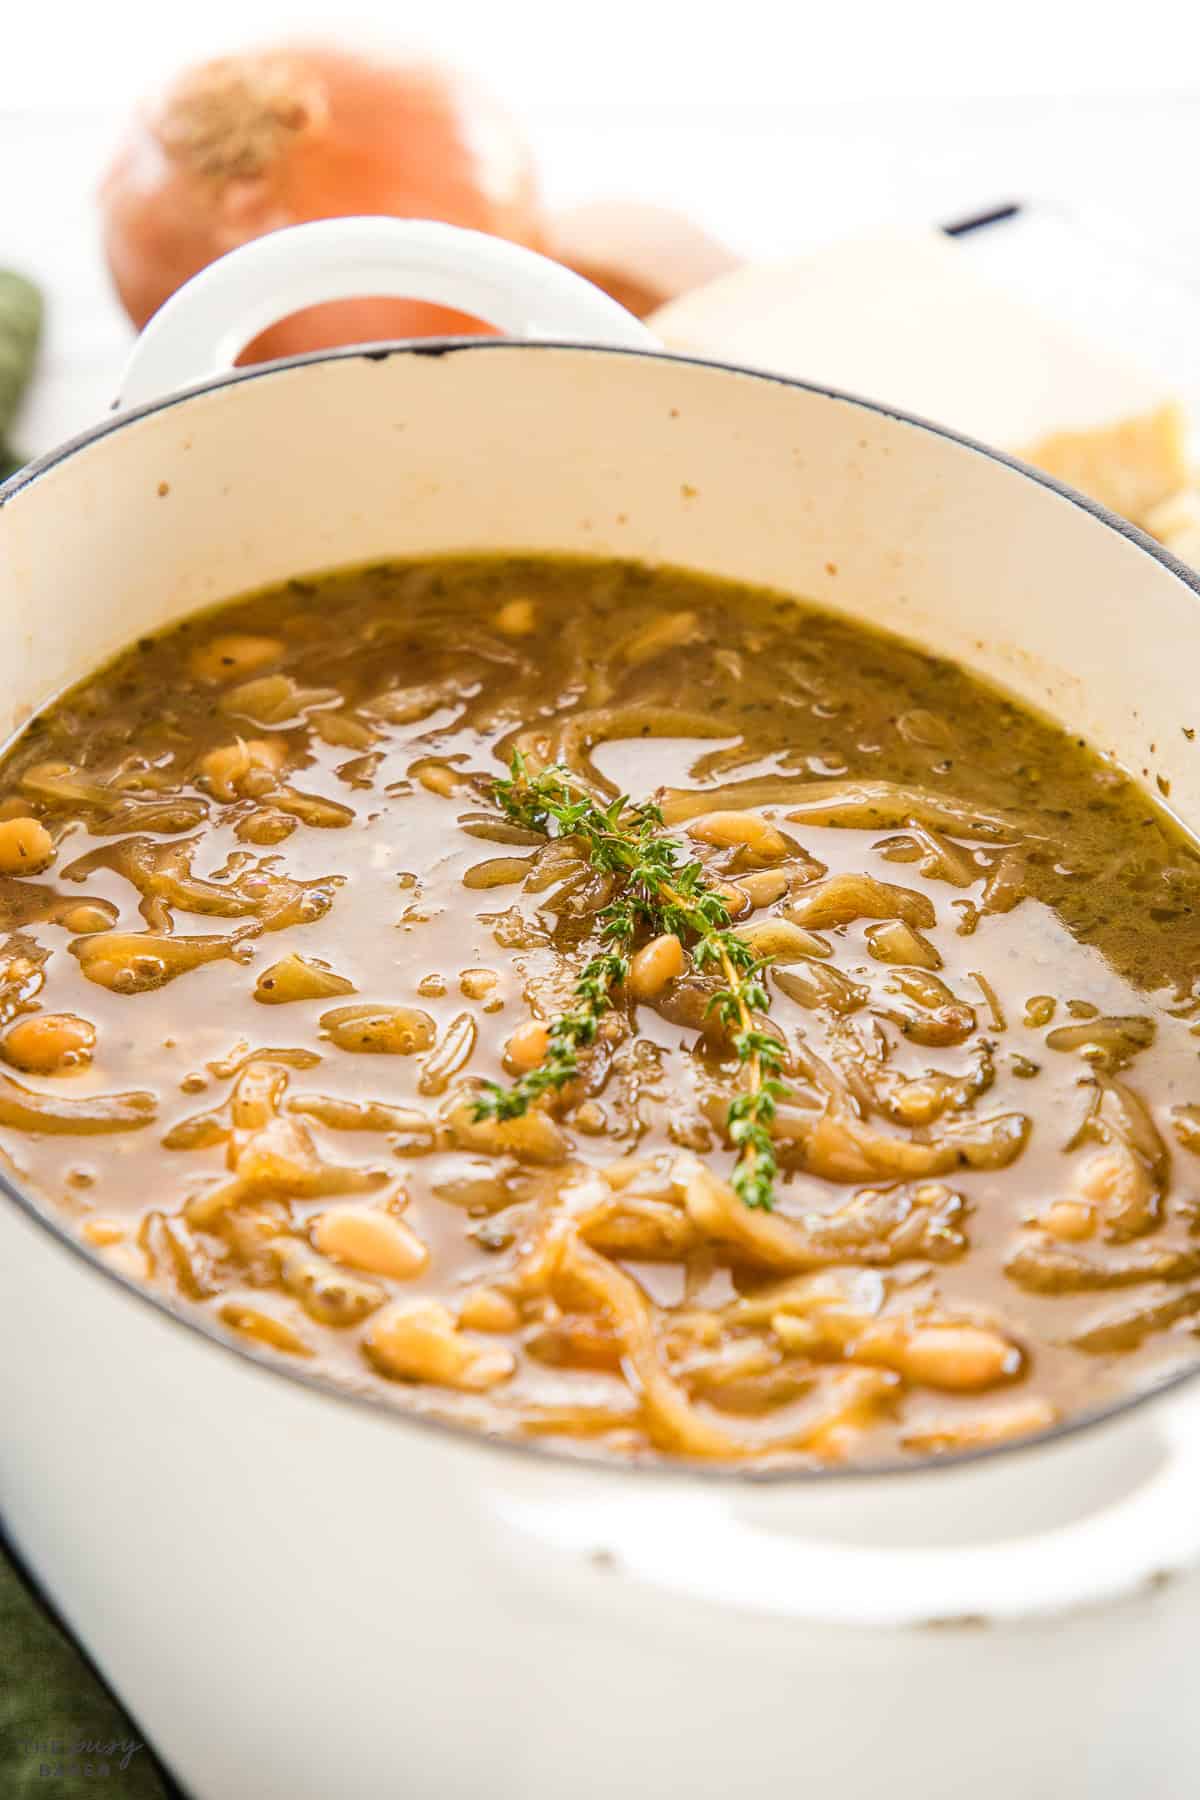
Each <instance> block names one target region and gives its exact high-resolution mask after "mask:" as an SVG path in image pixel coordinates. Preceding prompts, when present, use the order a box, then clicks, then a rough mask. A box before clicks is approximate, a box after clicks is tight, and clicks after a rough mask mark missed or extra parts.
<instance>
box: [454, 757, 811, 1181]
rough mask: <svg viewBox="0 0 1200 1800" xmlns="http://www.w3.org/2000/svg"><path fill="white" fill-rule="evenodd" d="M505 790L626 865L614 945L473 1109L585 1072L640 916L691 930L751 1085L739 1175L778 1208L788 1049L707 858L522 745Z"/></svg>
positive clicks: (500, 795) (531, 813)
mask: <svg viewBox="0 0 1200 1800" xmlns="http://www.w3.org/2000/svg"><path fill="white" fill-rule="evenodd" d="M495 795H496V799H497V801H498V803H499V805H500V806H501V807H502V809H503V810H504V812H505V813H507V815H508V817H509V818H510V819H512V820H514V821H515V822H516V823H517V824H519V825H524V826H526V827H527V828H529V829H531V830H533V831H541V832H545V833H546V835H547V836H551V835H554V834H555V833H554V828H557V835H558V836H561V837H578V838H582V839H583V841H584V843H585V844H586V846H587V850H588V856H589V860H590V861H591V863H592V865H593V867H594V868H597V869H603V870H606V871H607V872H609V873H611V874H614V875H619V876H620V877H622V885H621V889H620V891H619V893H618V894H617V897H616V898H615V899H614V900H612V901H611V902H610V903H609V905H607V906H606V907H604V908H603V909H602V911H601V912H600V913H599V914H598V915H597V923H598V925H599V929H600V937H601V940H602V941H603V942H604V944H605V945H606V946H607V948H606V949H605V950H604V951H603V952H601V954H600V955H598V956H594V957H593V958H592V960H591V961H590V962H589V963H588V964H587V966H586V968H585V969H584V971H583V974H582V975H581V976H580V978H579V980H578V982H577V983H576V985H575V992H574V999H575V1005H574V1006H573V1007H572V1008H571V1009H570V1010H569V1011H567V1012H563V1013H560V1014H559V1015H558V1017H557V1018H555V1020H554V1021H553V1023H552V1024H551V1026H550V1043H549V1048H548V1049H547V1052H546V1055H545V1056H544V1057H543V1059H542V1061H541V1062H540V1063H539V1064H538V1066H537V1067H536V1068H535V1069H531V1070H529V1071H528V1073H526V1074H524V1075H522V1076H521V1077H520V1079H519V1080H518V1081H516V1082H514V1083H513V1085H512V1086H511V1087H507V1088H506V1087H501V1086H500V1085H499V1083H497V1082H491V1081H490V1082H487V1083H486V1084H485V1086H484V1088H483V1089H482V1091H481V1092H480V1094H479V1096H478V1098H477V1100H476V1103H475V1116H476V1118H481V1119H482V1118H494V1119H514V1118H518V1117H519V1116H520V1115H521V1114H522V1113H524V1112H526V1111H527V1110H528V1108H529V1107H530V1105H531V1104H532V1103H533V1102H534V1101H535V1100H537V1099H538V1098H539V1097H540V1096H541V1095H542V1094H544V1093H547V1092H549V1091H550V1090H552V1089H557V1088H563V1087H566V1086H567V1084H568V1083H569V1082H571V1081H572V1080H573V1079H574V1078H575V1076H576V1075H577V1074H578V1072H579V1056H578V1053H579V1051H580V1050H581V1049H582V1048H585V1047H586V1046H587V1045H588V1044H591V1043H593V1042H594V1041H595V1038H596V1035H597V1032H598V1031H599V1027H600V1020H601V1019H602V1018H603V1016H604V1014H605V1013H606V1012H607V1011H608V1009H609V1008H610V1007H611V1005H612V990H613V988H614V987H616V986H617V985H618V984H619V983H620V982H622V981H624V980H625V979H626V977H627V976H628V974H629V960H630V952H631V950H632V947H633V942H634V938H635V935H636V932H637V928H638V926H639V925H646V926H648V927H649V928H650V929H651V930H653V931H654V932H655V933H656V934H657V933H660V932H666V931H673V932H675V933H676V934H677V935H678V936H686V937H690V938H691V939H692V940H693V942H692V960H693V962H694V963H695V965H696V967H697V968H698V969H705V968H708V967H711V966H715V967H717V968H719V969H720V971H721V973H722V974H723V975H724V977H725V981H726V986H725V987H724V988H722V989H721V990H720V991H719V992H718V993H716V994H714V995H713V997H712V999H711V1000H710V1001H709V1005H708V1010H709V1012H711V1013H715V1014H716V1016H717V1018H718V1019H719V1020H720V1021H721V1023H722V1024H723V1025H724V1026H726V1028H727V1029H728V1031H729V1034H730V1038H731V1041H732V1043H733V1047H734V1050H735V1051H736V1053H737V1058H738V1061H739V1063H740V1064H741V1065H742V1066H743V1067H744V1068H745V1070H746V1086H745V1088H744V1089H743V1090H742V1092H741V1093H739V1094H738V1095H736V1096H735V1098H734V1099H733V1101H732V1102H731V1103H730V1107H729V1135H730V1137H731V1139H732V1141H733V1143H734V1145H735V1146H736V1148H737V1151H738V1159H737V1164H736V1166H735V1168H734V1172H733V1185H734V1188H735V1190H736V1192H737V1193H738V1195H739V1196H740V1198H741V1199H742V1200H743V1201H744V1202H745V1204H746V1205H747V1206H752V1207H758V1208H761V1209H762V1210H764V1211H769V1210H770V1207H771V1205H772V1203H773V1198H774V1185H775V1177H776V1175H777V1173H778V1164H777V1163H776V1160H775V1148H774V1143H773V1140H772V1137H771V1130H770V1127H771V1121H772V1120H773V1119H774V1117H775V1111H776V1105H777V1103H778V1101H779V1100H781V1099H782V1098H783V1097H784V1095H785V1093H786V1092H787V1090H786V1088H785V1087H784V1084H783V1083H782V1082H781V1081H780V1080H779V1071H780V1069H781V1068H782V1066H783V1057H784V1050H783V1046H782V1044H781V1043H780V1042H779V1040H778V1039H777V1038H775V1037H773V1036H772V1035H771V1033H770V1032H768V1031H764V1030H762V1029H761V1027H760V1026H758V1025H757V1024H756V1023H755V1018H754V1015H755V1013H756V1012H757V1013H765V1012H766V1011H767V1009H768V1007H769V1006H770V997H769V995H768V994H767V990H766V988H765V987H764V985H763V982H762V969H763V962H762V960H761V959H759V958H758V957H756V956H755V955H754V952H753V951H752V950H751V948H750V946H749V945H748V944H747V943H746V941H745V940H744V939H743V938H740V937H738V935H737V933H736V932H733V931H731V930H730V929H729V926H730V914H729V909H728V907H727V906H726V904H725V902H724V900H723V899H722V898H721V896H720V894H718V893H717V892H715V890H714V889H713V888H711V887H709V886H708V885H707V884H706V882H705V879H704V869H703V865H702V864H701V863H699V862H694V861H692V862H689V861H687V860H685V851H684V847H683V845H682V844H680V843H679V842H678V841H677V840H676V839H674V838H669V837H666V836H664V835H663V831H662V828H663V816H662V813H661V812H660V810H659V809H658V807H657V806H654V805H653V804H649V803H645V802H643V803H639V804H634V803H633V802H632V801H631V800H630V799H629V797H628V795H622V796H621V797H620V798H619V799H617V800H614V801H613V802H612V803H611V805H609V806H599V805H598V804H597V803H596V801H595V800H593V799H592V797H591V795H590V794H588V793H586V792H585V791H584V790H582V789H581V788H580V787H579V786H578V785H577V784H576V783H575V782H574V781H573V780H572V778H571V776H570V774H569V772H568V771H567V770H565V769H561V768H556V767H555V768H549V769H545V770H542V771H541V772H540V773H538V774H532V775H531V774H530V773H529V769H528V766H527V764H526V762H525V760H524V758H523V757H522V756H521V755H520V753H519V752H518V753H517V754H515V755H514V756H513V759H512V763H511V766H510V775H509V779H508V780H507V781H498V782H497V783H496V789H495Z"/></svg>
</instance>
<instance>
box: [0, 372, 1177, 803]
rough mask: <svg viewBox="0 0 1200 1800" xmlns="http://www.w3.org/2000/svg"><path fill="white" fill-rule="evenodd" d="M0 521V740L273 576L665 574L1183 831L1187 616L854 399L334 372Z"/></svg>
mask: <svg viewBox="0 0 1200 1800" xmlns="http://www.w3.org/2000/svg"><path fill="white" fill-rule="evenodd" d="M14 501H15V503H14V504H11V505H9V506H7V507H5V508H4V509H3V512H2V513H0V559H2V561H0V568H2V570H3V600H4V604H3V609H2V612H0V718H3V720H4V722H5V723H6V724H7V723H8V722H10V721H11V722H16V721H19V720H20V719H21V718H23V717H24V716H25V715H26V714H27V712H28V710H29V709H30V708H32V707H36V706H38V705H40V704H41V703H42V702H43V701H44V700H45V699H46V697H47V696H48V695H49V694H51V693H53V692H55V691H56V690H57V689H59V688H61V687H62V686H63V685H64V684H66V683H69V682H71V681H74V680H76V679H77V678H79V677H80V676H82V675H84V674H86V673H87V672H88V671H89V670H90V669H92V668H93V667H94V666H95V665H96V664H97V663H98V662H100V661H102V660H103V659H104V658H105V657H107V656H108V655H110V654H111V653H112V652H113V651H115V650H116V649H117V648H119V647H120V646H121V645H122V644H124V643H126V642H128V641H130V640H131V639H133V638H135V637H137V636H138V635H139V634H141V633H143V632H146V631H148V630H151V629H156V628H158V627H160V626H162V625H163V624H165V623H166V622H167V621H168V620H171V619H174V618H177V617H179V616H180V615H182V614H184V613H187V612H189V611H191V610H192V609H194V608H196V607H202V606H207V605H210V604H212V603H213V602H215V601H219V600H222V599H225V598H226V597H228V596H231V595H234V594H237V593H239V592H241V591H244V590H246V589H248V588H253V587H255V586H258V585H260V584H263V583H266V582H273V581H277V580H280V579H282V578H285V577H287V576H289V575H297V574H301V573H304V572H308V571H314V570H322V569H329V568H333V567H336V566H339V565H346V564H354V563H360V562H364V561H369V560H373V559H378V558H383V557H392V556H410V555H421V554H425V553H429V552H436V551H442V550H528V549H537V550H557V551H569V552H576V553H581V554H587V555H620V556H631V557H637V558H643V559H646V560H649V561H652V562H654V561H663V562H668V563H678V564H682V565H685V566H687V567H690V568H694V569H705V570H710V571H712V572H713V573H716V574H720V575H724V576H729V577H733V578H736V579H740V580H744V581H751V582H764V583H767V584H770V585H772V586H775V587H778V588H780V589H783V590H785V591H787V592H790V593H793V594H797V595H802V596H808V597H811V598H812V599H815V600H817V601H819V602H820V603H821V604H823V605H826V606H830V607H833V608H836V609H837V610H839V611H844V612H848V613H851V614H854V615H857V616H859V617H862V618H866V619H869V620H871V621H873V622H875V623H877V624H880V625H884V626H887V627H890V628H892V629H895V630H897V631H899V632H902V633H903V634H905V635H907V636H910V637H915V638H918V639H920V640H922V641H923V642H925V643H927V644H928V645H930V646H931V647H933V648H935V649H937V650H939V651H941V652H943V653H944V654H946V655H948V656H952V657H955V658H957V659H959V660H961V661H963V662H966V663H968V664H970V665H971V666H972V667H973V668H975V669H977V670H979V671H980V672H982V673H984V674H986V675H988V676H990V677H992V678H993V679H995V680H996V681H998V682H1000V683H1002V684H1003V685H1004V686H1006V687H1007V688H1009V689H1011V690H1012V691H1014V692H1015V693H1017V694H1019V695H1020V696H1022V697H1023V698H1025V699H1026V700H1029V701H1032V702H1034V703H1035V704H1037V705H1038V706H1040V707H1043V708H1046V709H1048V710H1050V711H1051V712H1053V713H1055V714H1056V715H1057V716H1058V717H1060V718H1061V719H1062V720H1063V721H1064V722H1066V723H1067V724H1069V725H1070V726H1071V727H1072V729H1075V730H1078V731H1079V732H1080V733H1081V734H1083V735H1086V736H1087V737H1089V738H1090V739H1091V740H1092V741H1094V742H1095V743H1096V744H1097V745H1098V746H1099V747H1101V748H1103V749H1106V750H1111V751H1112V752H1113V753H1114V754H1115V755H1116V756H1117V757H1118V758H1119V759H1120V760H1121V761H1122V762H1124V763H1125V764H1126V765H1127V766H1129V767H1130V768H1131V769H1133V770H1135V771H1136V772H1137V773H1139V775H1141V776H1143V777H1144V778H1145V779H1146V780H1147V782H1148V783H1152V782H1153V779H1154V777H1156V776H1161V777H1163V779H1164V780H1165V781H1166V782H1167V783H1168V784H1169V786H1170V790H1171V799H1172V804H1173V805H1174V806H1176V807H1177V808H1178V810H1179V812H1180V813H1181V815H1182V816H1183V817H1184V818H1185V819H1186V818H1189V817H1190V818H1191V819H1192V820H1194V821H1197V822H1200V743H1198V744H1196V745H1193V744H1192V743H1191V741H1190V740H1189V739H1188V738H1187V737H1186V736H1185V734H1184V728H1185V727H1187V728H1189V729H1190V728H1191V727H1192V726H1193V725H1195V724H1196V723H1197V717H1196V716H1195V715H1197V714H1200V702H1197V701H1194V689H1193V683H1192V682H1191V681H1190V680H1189V678H1188V674H1187V668H1186V663H1185V662H1184V661H1182V660H1181V658H1180V654H1179V651H1180V645H1181V644H1184V643H1187V642H1189V641H1190V640H1191V637H1192V634H1193V633H1194V631H1195V625H1196V613H1195V604H1196V603H1195V597H1194V595H1193V594H1192V593H1191V592H1189V590H1188V588H1187V587H1186V586H1185V585H1184V583H1183V582H1181V581H1180V580H1179V579H1177V578H1176V577H1175V576H1173V575H1172V574H1171V573H1170V572H1169V571H1168V570H1167V569H1166V568H1164V567H1163V566H1162V564H1161V563H1159V562H1158V561H1157V560H1156V559H1155V558H1154V557H1152V556H1151V555H1150V554H1149V553H1147V551H1145V550H1144V549H1143V548H1141V547H1140V546H1139V545H1138V544H1137V543H1135V542H1133V541H1130V540H1123V539H1122V538H1120V537H1119V536H1118V535H1117V534H1116V533H1115V532H1114V531H1113V530H1112V529H1111V528H1110V527H1108V526H1106V525H1105V524H1104V523H1102V522H1101V521H1100V520H1098V519H1097V518H1094V517H1093V516H1091V515H1090V514H1089V513H1088V512H1087V511H1086V510H1085V509H1084V508H1082V507H1081V506H1079V505H1077V504H1073V503H1072V502H1070V501H1069V500H1066V499H1064V498H1063V497H1062V496H1061V495H1059V494H1058V493H1056V492H1055V491H1053V490H1052V489H1050V488H1048V487H1045V486H1040V485H1035V484H1034V483H1032V482H1030V481H1029V480H1028V479H1027V478H1026V477H1025V476H1023V475H1022V474H1020V473H1018V472H1017V471H1016V470H1014V469H1011V468H1009V467H1007V466H1005V465H1004V464H1002V463H1000V462H998V461H996V460H994V459H992V458H989V457H985V456H982V455H980V454H979V453H978V452H977V451H974V450H972V449H971V448H969V447H965V446H960V445H958V444H957V443H955V442H953V441H952V440H949V439H947V438H945V437H943V436H941V435H938V434H935V433H932V432H929V431H927V430H924V429H922V428H920V427H917V426H914V425H911V424H909V423H907V422H905V421H902V420H897V419H894V418H891V417H888V416H886V415H885V414H882V413H879V412H876V411H874V410H872V409H870V408H868V407H864V406H861V405H859V404H856V403H854V402H850V401H843V400H838V399H834V398H831V397H829V396H826V395H822V394H820V393H815V392H811V391H807V390H805V389H801V388H797V387H794V386H791V385H788V384H786V383H782V382H774V381H771V380H769V379H766V378H762V377H755V376H751V375H743V374H739V373H737V372H733V371H717V370H714V369H713V368H711V367H706V366H702V365H695V364H689V363H685V362H680V361H675V360H671V359H666V358H657V359H656V358H648V357H645V356H639V355H629V354H623V353H620V352H616V353H614V352H605V351H586V350H572V349H551V348H546V347H534V346H516V345H511V346H510V345H503V346H497V345H493V346H486V345H484V346H478V347H475V348H470V349H460V350H455V351H452V352H450V353H448V354H440V355H439V354H436V353H435V354H406V353H403V352H400V353H393V354H391V355H389V356H386V357H374V358H372V357H368V356H361V355H357V356H349V357H343V358H340V359H334V360H329V361H325V362H322V363H317V364H313V365H309V366H302V367H296V368H291V369H286V368H285V369H281V370H276V371H272V372H268V373H265V374H261V375H256V376H254V377H253V378H251V379H248V380H243V381H240V382H237V383H235V384H233V385H229V386H224V387H220V388H217V389H215V390H214V391H211V392H209V393H206V394H202V395H200V396H199V397H194V398H192V399H190V400H188V401H187V402H186V403H182V404H181V403H178V402H176V403H170V404H167V405H166V406H165V407H163V408H161V409H159V410H157V411H154V412H151V413H149V414H148V415H147V416H144V417H142V418H140V419H135V420H133V421H132V422H130V423H128V424H125V425H123V426H121V427H120V428H119V429H117V430H116V431H115V432H113V433H111V434H109V435H106V436H104V437H101V438H99V439H98V440H96V441H95V442H93V443H90V444H88V445H86V446H85V447H84V448H83V449H81V450H79V451H77V452H76V453H75V454H73V455H71V456H69V457H67V458H66V459H65V460H63V461H61V462H60V463H58V464H57V465H56V466H54V467H52V468H50V469H49V470H47V471H46V472H45V473H43V474H42V475H41V476H40V477H38V478H37V479H36V481H35V482H34V483H33V484H32V486H31V487H29V488H28V489H26V490H24V491H18V492H17V494H16V495H15V496H14Z"/></svg>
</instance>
